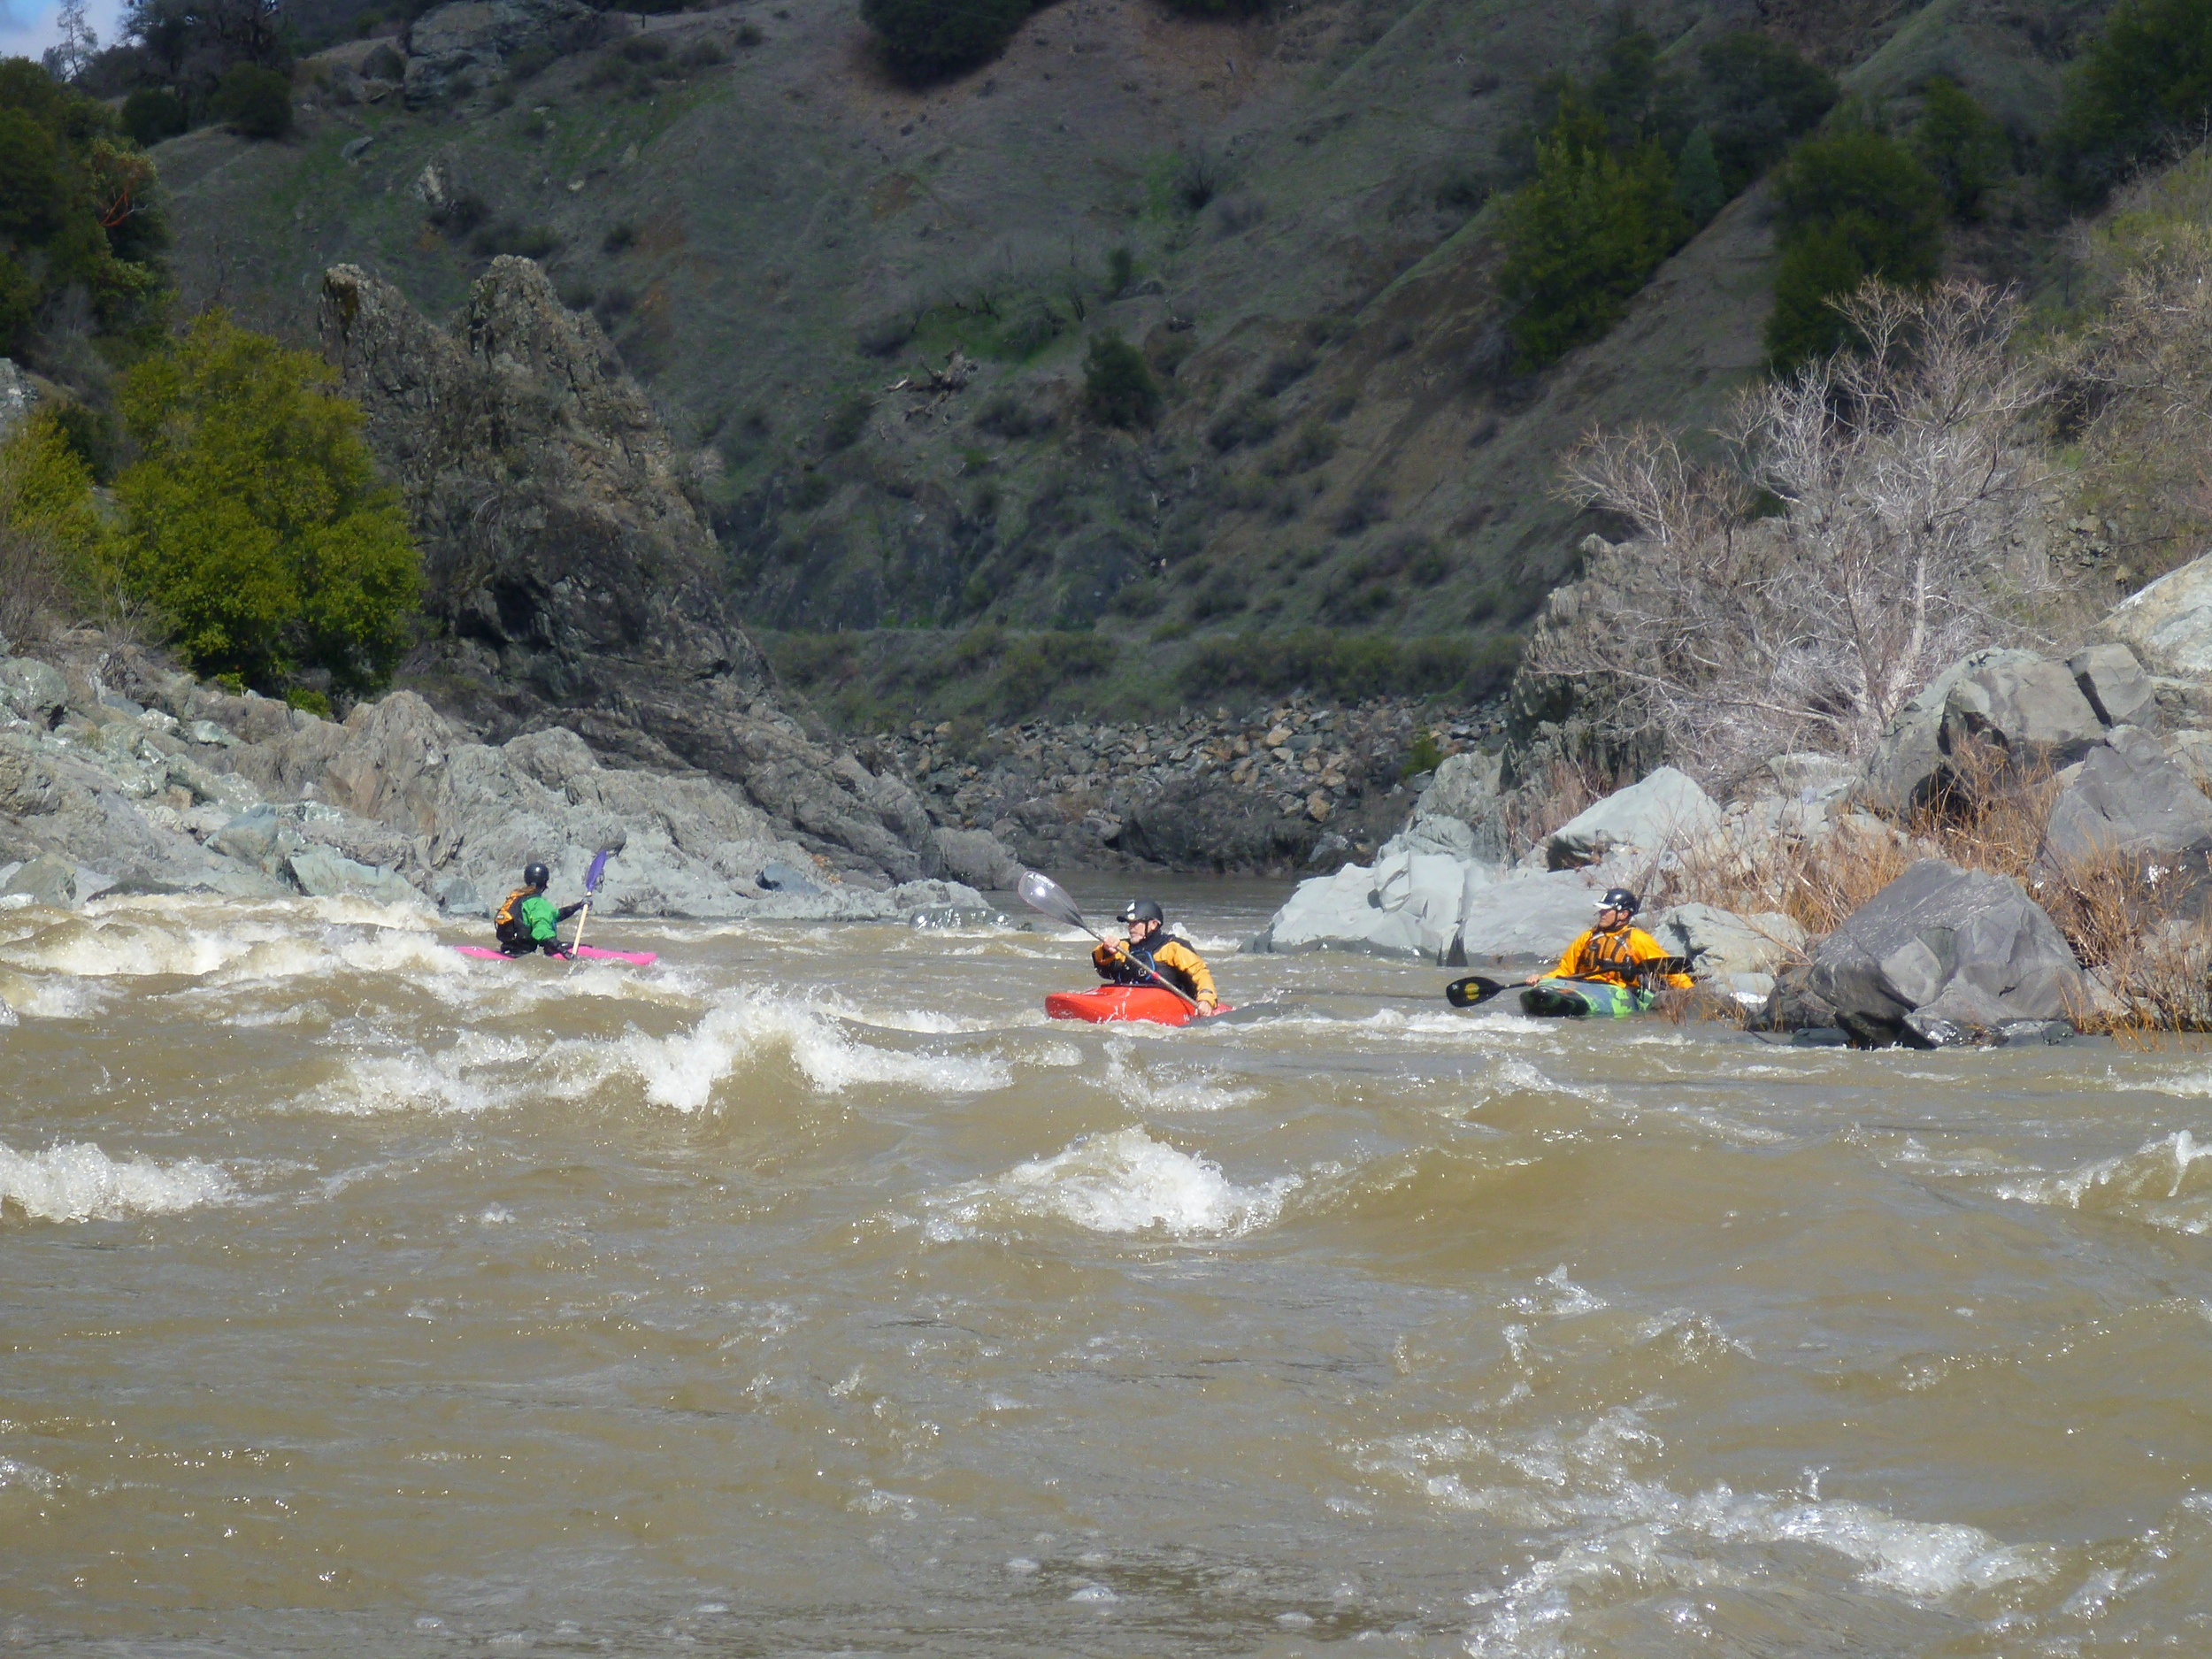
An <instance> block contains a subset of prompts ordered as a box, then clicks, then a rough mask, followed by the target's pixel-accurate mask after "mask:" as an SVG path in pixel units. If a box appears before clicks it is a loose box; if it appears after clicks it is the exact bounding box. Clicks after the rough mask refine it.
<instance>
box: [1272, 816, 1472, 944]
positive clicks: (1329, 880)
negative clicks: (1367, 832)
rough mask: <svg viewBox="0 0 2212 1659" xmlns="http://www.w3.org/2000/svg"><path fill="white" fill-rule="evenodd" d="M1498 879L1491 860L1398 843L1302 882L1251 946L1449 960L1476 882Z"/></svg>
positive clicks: (1462, 827)
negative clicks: (1365, 861) (1373, 857)
mask: <svg viewBox="0 0 2212 1659" xmlns="http://www.w3.org/2000/svg"><path fill="white" fill-rule="evenodd" d="M1458 827H1460V828H1461V829H1462V830H1464V828H1465V826H1458ZM1494 879H1495V876H1494V872H1492V871H1491V870H1489V869H1488V868H1487V867H1486V866H1484V865H1480V864H1474V863H1472V862H1471V861H1470V860H1467V859H1465V858H1462V857H1458V856H1453V855H1451V854H1449V853H1434V852H1406V851H1397V852H1394V853H1392V854H1391V855H1390V856H1387V857H1385V858H1383V859H1380V860H1379V861H1378V862H1377V863H1376V864H1375V865H1374V866H1373V867H1372V868H1371V869H1370V868H1365V867H1363V866H1361V865H1358V864H1347V865H1345V866H1344V867H1343V868H1342V869H1341V870H1339V871H1338V872H1336V873H1335V874H1334V875H1333V876H1321V877H1317V878H1315V879H1313V880H1310V881H1302V882H1300V883H1299V884H1298V890H1297V891H1296V892H1295V893H1294V894H1293V895H1291V899H1290V902H1288V903H1287V904H1286V905H1284V906H1283V908H1282V909H1281V910H1278V911H1276V913H1275V915H1274V917H1273V918H1271V920H1270V921H1269V923H1268V925H1267V927H1266V929H1265V930H1264V931H1263V932H1262V933H1260V934H1259V935H1258V936H1257V937H1256V938H1255V939H1254V940H1253V941H1251V942H1250V943H1249V944H1248V946H1247V949H1251V950H1257V951H1277V952H1283V953H1290V952H1298V951H1307V950H1349V951H1358V952H1361V953H1363V954H1364V955H1367V956H1399V957H1404V958H1408V959H1410V960H1414V961H1422V962H1432V963H1437V964H1442V963H1445V962H1448V961H1450V960H1453V959H1454V950H1455V944H1456V941H1457V940H1458V936H1459V925H1460V918H1461V915H1462V914H1463V910H1464V909H1465V906H1466V895H1467V888H1468V885H1469V883H1470V882H1475V883H1487V882H1489V881H1491V880H1494Z"/></svg>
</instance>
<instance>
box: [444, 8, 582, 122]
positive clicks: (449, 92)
mask: <svg viewBox="0 0 2212 1659" xmlns="http://www.w3.org/2000/svg"><path fill="white" fill-rule="evenodd" d="M600 27H601V23H600V14H599V13H598V12H595V11H593V10H592V8H591V7H589V6H588V5H585V4H582V0H456V3H455V4H450V5H442V6H438V7H436V8H434V10H431V11H428V12H424V13H423V14H422V15H421V16H420V17H419V18H417V19H415V20H414V21H413V22H412V23H411V24H409V25H408V26H407V54H408V56H407V72H406V73H407V80H406V94H405V96H406V100H407V106H408V108H410V109H423V108H426V107H427V106H430V105H434V104H446V103H449V102H451V101H452V100H453V99H455V98H458V97H464V96H467V95H468V94H469V93H472V92H480V91H482V90H484V89H485V88H488V87H490V86H492V85H493V84H495V82H497V81H504V80H506V79H507V78H508V74H509V73H510V67H511V65H512V64H513V62H514V60H515V59H516V58H518V57H519V56H521V55H523V54H526V53H530V54H534V55H538V56H539V57H540V60H541V62H542V61H545V60H549V59H550V58H554V57H556V56H557V55H559V54H560V53H563V52H570V51H574V50H577V49H578V48H579V47H581V46H585V45H588V44H589V43H590V42H592V41H594V40H595V39H596V38H598V34H599V29H600Z"/></svg>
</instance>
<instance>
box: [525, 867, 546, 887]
mask: <svg viewBox="0 0 2212 1659" xmlns="http://www.w3.org/2000/svg"><path fill="white" fill-rule="evenodd" d="M552 879H553V873H552V872H550V871H549V870H548V869H547V868H546V867H545V866H544V865H543V864H525V865H524V866H523V867H522V885H523V886H524V887H544V886H546V885H547V884H548V883H549V882H550V881H551V880H552Z"/></svg>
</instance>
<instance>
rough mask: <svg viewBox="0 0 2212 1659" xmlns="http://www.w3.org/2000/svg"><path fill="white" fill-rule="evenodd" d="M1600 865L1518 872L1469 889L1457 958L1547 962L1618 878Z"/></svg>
mask: <svg viewBox="0 0 2212 1659" xmlns="http://www.w3.org/2000/svg"><path fill="white" fill-rule="evenodd" d="M1614 879H1617V872H1614V871H1612V870H1611V869H1609V868H1607V867H1603V866H1600V867H1596V868H1593V869H1589V870H1564V871H1557V872H1551V873H1548V874H1517V875H1514V876H1512V877H1509V879H1506V880H1503V881H1499V882H1495V883H1493V884H1491V885H1488V886H1485V887H1474V888H1471V889H1470V891H1469V893H1468V895H1467V908H1466V910H1465V911H1464V913H1463V915H1462V917H1461V918H1460V929H1459V947H1458V950H1457V952H1456V955H1457V956H1458V959H1459V960H1461V961H1463V962H1464V963H1465V964H1467V965H1469V966H1471V967H1524V968H1536V967H1549V966H1551V965H1552V964H1554V963H1555V962H1556V961H1558V959H1559V957H1560V955H1561V953H1563V951H1564V950H1565V949H1567V947H1568V946H1569V945H1571V944H1572V943H1573V942H1574V941H1575V940H1576V938H1577V937H1578V936H1579V935H1580V934H1581V933H1584V932H1585V931H1586V930H1587V929H1588V928H1589V926H1591V924H1593V923H1594V922H1595V921H1596V920H1597V900H1598V897H1599V895H1601V894H1602V893H1603V892H1604V891H1605V889H1606V887H1609V885H1611V883H1612V881H1613V880H1614Z"/></svg>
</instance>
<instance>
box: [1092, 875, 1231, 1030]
mask: <svg viewBox="0 0 2212 1659" xmlns="http://www.w3.org/2000/svg"><path fill="white" fill-rule="evenodd" d="M1114 919H1115V920H1117V921H1119V922H1125V923H1126V924H1127V925H1128V927H1129V938H1128V941H1127V942H1126V943H1125V944H1116V943H1114V942H1112V941H1104V942H1102V943H1101V944H1099V945H1098V946H1096V947H1095V948H1094V949H1093V950H1092V951H1091V965H1092V966H1093V967H1094V968H1096V969H1097V970H1098V977H1099V978H1100V979H1103V980H1105V981H1106V982H1107V983H1108V984H1109V985H1156V984H1158V983H1159V981H1158V980H1157V979H1154V978H1153V977H1152V975H1151V974H1150V973H1148V972H1145V970H1146V969H1147V968H1149V969H1152V970H1154V971H1155V972H1157V973H1158V974H1159V976H1160V979H1165V980H1166V981H1167V982H1168V983H1169V984H1170V985H1171V986H1173V987H1175V988H1176V989H1177V990H1179V991H1180V992H1182V994H1183V995H1186V996H1187V997H1189V998H1190V999H1191V1000H1192V1001H1194V1002H1196V1003H1197V1004H1198V1011H1199V1012H1200V1013H1202V1014H1210V1013H1212V1012H1213V1011H1214V1010H1215V1008H1216V1007H1217V1005H1218V1004H1219V1002H1220V1000H1221V999H1220V998H1219V997H1218V996H1217V995H1215V993H1214V976H1213V974H1212V972H1210V970H1209V969H1208V968H1207V966H1206V959H1205V958H1204V957H1203V956H1200V955H1199V954H1198V953H1197V952H1196V951H1195V950H1193V949H1191V948H1190V946H1189V945H1188V944H1187V943H1186V942H1185V941H1182V940H1180V939H1178V938H1176V937H1175V935H1174V934H1172V933H1169V932H1168V931H1167V918H1166V917H1165V916H1164V914H1163V913H1162V912H1161V910H1160V907H1159V906H1158V905H1157V904H1155V903H1154V902H1152V901H1151V900H1150V899H1132V900H1130V901H1129V902H1128V903H1126V904H1125V905H1123V906H1122V907H1121V914H1120V915H1119V916H1118V917H1116V918H1114Z"/></svg>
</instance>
